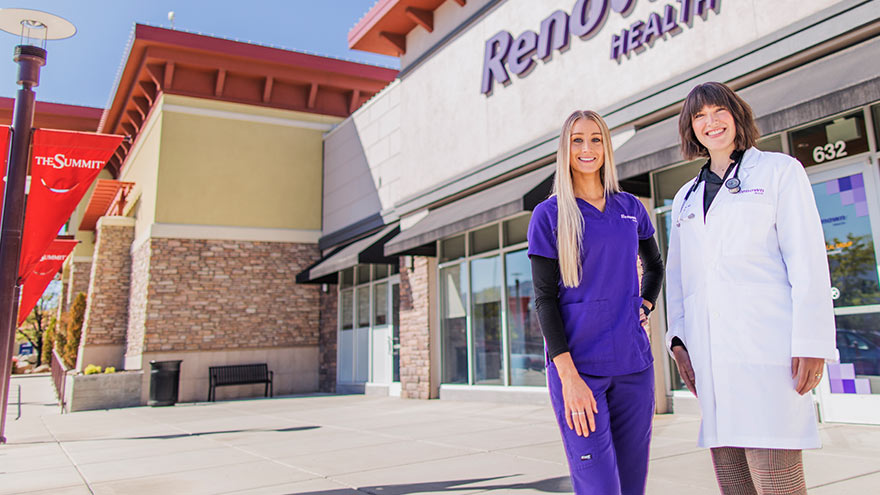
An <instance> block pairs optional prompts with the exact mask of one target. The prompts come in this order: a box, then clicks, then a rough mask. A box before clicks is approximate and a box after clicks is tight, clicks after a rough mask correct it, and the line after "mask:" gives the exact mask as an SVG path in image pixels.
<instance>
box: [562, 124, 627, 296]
mask: <svg viewBox="0 0 880 495" xmlns="http://www.w3.org/2000/svg"><path fill="white" fill-rule="evenodd" d="M580 119H586V120H592V121H593V122H595V123H596V125H598V126H599V131H600V132H601V133H602V146H603V148H604V149H605V163H603V164H602V168H600V169H599V178H600V179H601V180H602V185H603V186H604V188H605V197H606V198H607V197H608V194H609V192H611V193H617V192H620V184H618V182H617V167H616V166H615V165H614V150H613V148H612V146H611V131H609V130H608V125H607V124H606V123H605V121H604V120H602V117H601V116H599V114H598V113H596V112H594V111H592V110H576V111H575V112H573V113H572V114H571V115H569V116H568V118H567V119H565V123H564V124H563V125H562V133H561V135H560V136H559V151H558V152H557V153H556V179H555V180H554V181H553V193H552V194H555V195H556V206H557V217H556V218H557V232H556V245H557V247H558V250H559V273H560V274H561V275H562V283H563V285H565V286H566V287H577V286H578V285H579V284H580V282H581V276H582V267H581V256H580V253H581V246H582V245H583V242H584V236H583V233H584V217H583V215H581V211H580V209H579V208H578V205H577V199H576V198H575V195H574V182H573V180H572V174H571V161H570V160H571V128H572V127H573V126H574V123H575V122H576V121H578V120H580Z"/></svg>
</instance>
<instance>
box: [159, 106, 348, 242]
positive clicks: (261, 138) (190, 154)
mask: <svg viewBox="0 0 880 495" xmlns="http://www.w3.org/2000/svg"><path fill="white" fill-rule="evenodd" d="M171 101H172V100H171V99H169V98H167V97H166V101H165V108H164V115H163V131H162V132H163V141H162V164H161V168H160V171H159V196H158V204H157V210H156V221H157V222H161V223H177V224H197V225H226V226H247V227H266V228H293V229H320V228H321V158H322V134H323V132H324V131H325V130H327V129H329V127H330V125H329V124H328V123H327V122H328V120H329V119H326V118H323V119H315V118H312V117H310V116H308V115H307V114H300V113H298V112H286V113H285V118H286V119H287V120H286V121H285V120H283V119H282V117H279V116H278V115H272V116H260V115H256V114H254V113H246V114H245V113H241V112H238V113H236V112H235V111H233V110H236V111H237V110H240V109H239V108H238V107H239V106H238V105H236V106H233V107H222V108H206V107H205V106H204V105H206V103H205V102H201V101H199V100H193V99H186V100H180V99H176V100H174V101H175V102H176V103H175V104H174V105H175V107H174V108H169V106H170V105H171V103H170V102H171ZM192 101H196V102H198V103H199V104H200V105H202V106H198V107H195V106H192V105H190V106H186V107H184V106H183V105H182V103H187V104H189V103H191V102H192ZM215 106H216V104H215ZM218 115H220V116H218ZM306 117H308V119H309V120H305V119H306ZM336 120H337V121H338V120H339V119H336ZM297 121H300V122H303V123H304V125H308V124H309V123H312V122H314V123H316V124H319V125H318V126H316V127H318V128H305V127H296V122H297Z"/></svg>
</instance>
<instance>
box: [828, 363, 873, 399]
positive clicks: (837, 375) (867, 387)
mask: <svg viewBox="0 0 880 495" xmlns="http://www.w3.org/2000/svg"><path fill="white" fill-rule="evenodd" d="M828 381H829V383H830V384H831V393H832V394H870V393H871V382H870V381H868V379H867V378H856V369H855V366H853V363H840V364H829V365H828Z"/></svg>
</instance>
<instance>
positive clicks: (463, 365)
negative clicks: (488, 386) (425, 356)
mask: <svg viewBox="0 0 880 495" xmlns="http://www.w3.org/2000/svg"><path fill="white" fill-rule="evenodd" d="M465 287H466V285H465V278H464V270H462V265H454V266H450V267H446V268H443V269H441V270H440V311H441V316H440V333H441V340H442V343H441V349H442V353H443V366H442V374H443V378H442V381H443V383H467V382H468V364H467V312H466V310H465V308H466V307H467V294H466V293H465V292H464V289H465Z"/></svg>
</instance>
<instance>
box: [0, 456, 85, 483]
mask: <svg viewBox="0 0 880 495" xmlns="http://www.w3.org/2000/svg"><path fill="white" fill-rule="evenodd" d="M0 448H3V447H0ZM0 479H2V483H0V495H6V494H13V493H29V492H36V491H50V492H53V493H54V492H55V491H56V490H63V489H68V488H72V487H78V486H84V483H83V480H82V478H81V477H80V475H79V473H77V472H76V468H74V467H73V466H60V467H57V468H54V469H46V470H45V471H43V472H41V473H39V475H38V476H36V475H35V474H34V473H33V472H30V471H25V472H17V473H12V472H10V473H5V474H3V476H2V477H0Z"/></svg>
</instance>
